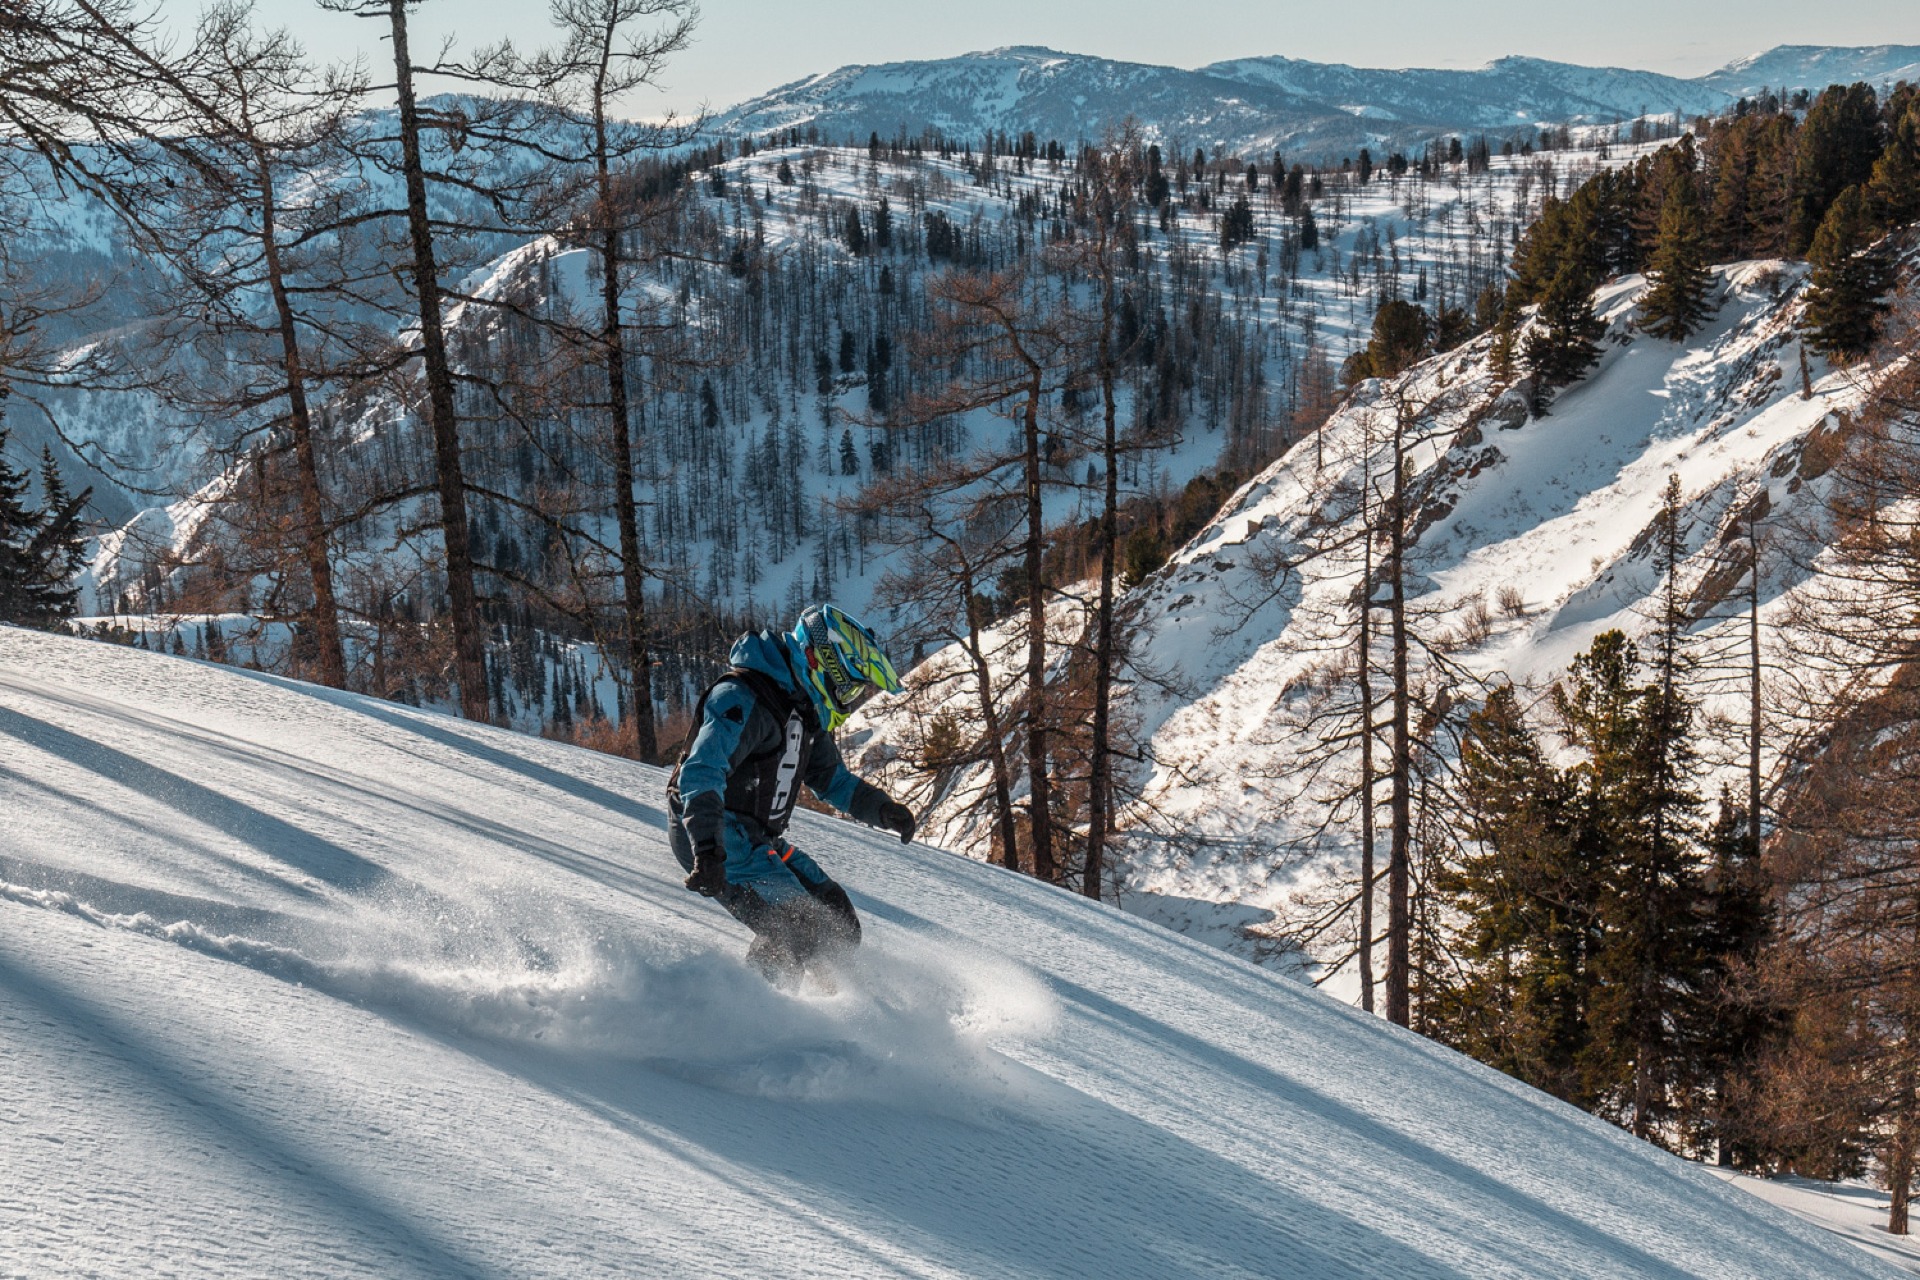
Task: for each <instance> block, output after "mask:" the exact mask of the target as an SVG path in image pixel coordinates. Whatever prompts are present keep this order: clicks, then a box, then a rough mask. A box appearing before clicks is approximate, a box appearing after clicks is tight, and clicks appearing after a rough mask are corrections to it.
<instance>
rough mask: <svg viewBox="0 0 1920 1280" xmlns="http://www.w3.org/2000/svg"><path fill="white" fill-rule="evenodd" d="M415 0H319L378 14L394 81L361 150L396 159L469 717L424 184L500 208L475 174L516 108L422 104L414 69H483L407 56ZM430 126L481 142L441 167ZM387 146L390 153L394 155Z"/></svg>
mask: <svg viewBox="0 0 1920 1280" xmlns="http://www.w3.org/2000/svg"><path fill="white" fill-rule="evenodd" d="M419 3H420V0H320V5H321V7H322V8H323V9H327V10H330V11H332V12H335V13H342V14H349V15H352V16H355V17H362V18H371V19H375V20H378V21H384V22H385V23H386V24H387V31H388V39H389V41H390V43H391V45H392V53H393V70H394V78H393V81H392V83H391V84H387V85H380V86H373V87H374V88H376V89H382V90H387V91H391V92H392V93H393V95H394V98H395V102H396V106H397V110H396V116H395V123H396V126H397V132H396V134H395V136H393V137H391V138H372V139H368V140H367V144H368V145H367V146H366V148H365V150H364V155H365V158H366V159H367V160H368V161H369V162H370V163H371V164H373V165H375V166H379V167H382V168H386V169H389V170H391V169H394V168H396V167H397V169H398V175H397V176H398V177H399V178H400V180H401V185H402V190H403V193H404V203H403V205H402V206H401V208H399V209H396V210H389V211H387V213H388V215H389V216H393V217H397V218H399V219H400V220H401V221H402V222H403V224H404V225H405V228H406V240H405V244H406V255H407V258H408V269H407V273H406V275H407V283H408V287H409V290H410V293H411V295H412V301H413V303H414V307H413V319H414V320H415V322H416V323H417V326H418V330H417V333H418V341H419V347H418V350H417V354H418V357H419V359H420V364H421V373H422V381H423V383H424V387H425V392H426V410H427V413H426V417H427V425H428V428H429V430H430V432H431V434H432V438H433V459H434V491H435V496H436V498H437V499H438V502H439V520H438V524H439V528H440V533H441V537H442V540H443V544H444V546H445V554H446V563H445V573H446V587H447V612H448V620H449V622H450V623H451V626H452V631H453V651H454V652H453V658H454V661H453V666H454V677H455V680H456V682H457V683H458V685H459V687H460V708H461V713H462V714H463V715H465V716H466V717H467V719H469V720H482V721H484V720H488V719H490V718H491V698H490V695H489V685H488V681H487V654H486V634H485V631H484V628H483V624H482V621H481V617H480V600H479V595H478V593H477V591H476V590H475V586H474V556H473V549H472V547H471V545H470V543H469V532H468V531H469V524H468V517H467V481H466V464H465V462H464V460H463V458H462V456H461V442H460V418H459V412H458V402H457V398H456V378H455V371H454V367H453V361H452V359H451V357H450V356H449V354H448V349H447V329H446V315H445V302H446V289H445V287H444V285H443V282H442V280H441V273H442V271H443V269H444V266H445V264H443V262H442V261H441V257H440V245H439V236H438V229H439V228H440V227H442V226H444V225H445V223H444V222H442V221H441V220H439V219H437V218H436V216H435V212H434V209H433V208H432V206H431V205H430V203H429V195H428V188H429V185H430V184H432V185H433V186H435V187H438V188H441V189H444V190H450V191H457V192H459V193H462V194H465V195H468V196H472V197H477V198H478V199H479V200H480V201H481V203H482V204H483V205H488V206H492V207H494V208H496V209H498V208H502V207H504V205H505V204H506V203H507V199H506V197H505V196H504V195H503V194H502V192H501V190H500V189H499V188H498V187H495V186H492V185H490V184H489V183H488V182H485V181H483V180H482V178H481V176H480V173H481V170H482V169H484V168H485V167H486V164H485V161H486V158H487V156H488V154H489V152H490V149H491V148H493V147H499V146H506V145H511V142H512V135H513V127H512V121H513V119H514V118H515V115H516V112H515V109H514V107H513V106H512V104H499V103H494V104H486V103H476V102H473V101H472V100H466V101H467V102H468V103H469V104H470V105H469V106H458V105H456V106H452V107H434V108H428V107H425V106H423V105H422V103H421V101H420V95H419V92H418V90H417V87H416V85H417V79H418V77H421V76H430V77H446V78H451V79H453V80H456V81H460V82H472V81H476V80H484V79H485V78H486V77H485V76H484V75H482V74H477V73H476V72H475V71H473V70H472V69H470V68H466V67H462V66H460V65H458V64H454V63H450V62H448V61H447V60H446V59H445V58H441V59H439V60H436V61H435V62H431V63H420V62H416V61H415V59H414V56H413V53H412V49H411V46H410V45H409V43H408V35H409V31H408V24H407V19H408V15H409V12H410V11H411V10H412V9H414V8H416V7H418V5H419ZM430 133H439V134H441V135H442V136H443V137H444V138H445V139H446V143H447V148H448V151H449V152H450V153H452V154H454V155H457V154H458V153H460V152H461V151H463V150H466V149H467V148H468V147H469V146H470V145H471V144H473V143H476V142H477V143H479V144H481V145H479V146H477V147H475V148H474V152H475V154H474V156H473V157H472V158H470V159H468V160H466V161H465V162H464V167H462V168H460V169H458V170H455V169H454V168H452V167H450V166H448V167H441V166H436V167H434V168H432V169H430V168H429V166H428V163H427V157H426V151H425V148H424V145H423V142H424V139H425V138H426V137H427V135H429V134H430ZM395 146H397V147H398V155H397V157H396V156H395V155H394V154H393V148H394V147H395ZM463 229H465V230H476V229H478V228H474V227H471V226H468V227H465V228H463Z"/></svg>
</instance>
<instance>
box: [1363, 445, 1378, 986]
mask: <svg viewBox="0 0 1920 1280" xmlns="http://www.w3.org/2000/svg"><path fill="white" fill-rule="evenodd" d="M1372 488H1373V480H1372V478H1371V477H1368V478H1366V479H1365V480H1363V481H1362V482H1361V486H1360V502H1361V507H1360V527H1361V528H1362V530H1364V533H1363V536H1362V547H1363V550H1362V553H1361V555H1362V560H1361V569H1360V573H1361V578H1360V1007H1361V1008H1362V1009H1364V1010H1366V1011H1367V1012H1368V1013H1372V1012H1373V845H1374V837H1375V832H1374V821H1373V819H1374V813H1373V525H1372V523H1371V522H1372V519H1373V515H1372V512H1371V511H1369V510H1368V498H1369V495H1370V494H1371V492H1372Z"/></svg>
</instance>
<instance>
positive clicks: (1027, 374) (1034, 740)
mask: <svg viewBox="0 0 1920 1280" xmlns="http://www.w3.org/2000/svg"><path fill="white" fill-rule="evenodd" d="M1041 287H1042V286H1041V284H1040V283H1038V282H1036V281H1034V280H1031V279H1030V278H1028V277H1027V276H1025V275H1024V274H1022V273H1019V272H1003V273H999V274H994V275H974V274H969V273H964V272H952V273H949V274H947V275H943V276H941V277H939V278H938V279H936V280H934V281H933V282H932V283H931V284H930V285H929V286H928V290H927V292H928V297H929V299H930V301H931V303H932V306H933V309H934V312H935V316H936V320H935V325H936V336H935V338H934V343H933V345H934V347H935V349H936V350H937V351H938V353H939V354H940V355H942V356H944V357H945V358H946V359H947V360H948V361H949V362H950V363H951V364H952V365H953V366H954V368H955V369H956V371H957V373H956V377H955V379H954V381H953V383H952V385H951V386H950V387H949V388H948V389H947V390H946V392H945V393H944V394H942V395H940V396H937V397H935V398H933V400H932V401H931V402H930V403H928V404H924V405H922V406H920V407H919V409H918V410H917V413H918V415H919V416H923V417H927V416H937V415H955V414H964V413H969V412H974V411H978V410H983V409H991V410H995V411H998V412H1001V413H1004V414H1006V415H1007V416H1008V417H1010V418H1011V419H1012V420H1013V421H1014V422H1015V423H1016V424H1017V430H1018V433H1019V434H1018V440H1019V452H1018V460H1017V465H1018V467H1019V473H1020V477H1021V485H1022V495H1021V497H1022V503H1023V507H1024V511H1023V515H1024V523H1025V534H1024V537H1023V539H1022V541H1021V548H1020V555H1021V570H1022V573H1023V575H1024V579H1025V580H1024V582H1023V583H1022V593H1023V594H1024V596H1025V605H1026V632H1027V645H1026V647H1027V661H1026V693H1025V701H1026V711H1025V726H1026V754H1027V774H1028V795H1029V799H1030V805H1029V809H1030V820H1029V823H1030V828H1031V829H1030V831H1029V833H1028V838H1029V841H1030V845H1031V848H1032V850H1033V873H1034V875H1035V876H1037V877H1039V878H1040V879H1042V880H1046V881H1049V882H1055V881H1058V880H1059V878H1060V863H1059V858H1058V855H1057V852H1056V850H1055V848H1054V819H1053V787H1052V770H1051V765H1050V757H1049V745H1048V736H1049V731H1050V719H1051V717H1050V714H1049V706H1048V699H1047V603H1048V601H1047V594H1048V592H1047V584H1046V577H1045V567H1044V557H1045V551H1046V510H1045V505H1044V501H1045V483H1046V469H1047V467H1046V458H1045V452H1044V449H1045V439H1044V433H1043V431H1042V428H1041V415H1042V412H1043V408H1044V406H1045V405H1046V403H1047V401H1048V397H1049V396H1050V395H1054V394H1056V393H1057V392H1058V391H1059V389H1060V388H1061V387H1062V386H1063V385H1064V384H1065V382H1066V381H1067V377H1068V371H1067V360H1068V356H1069V351H1068V346H1069V338H1068V335H1067V333H1066V332H1065V330H1064V329H1063V327H1062V325H1061V324H1060V322H1059V309H1058V308H1056V307H1055V306H1053V305H1051V303H1050V301H1049V300H1048V299H1045V298H1043V297H1041V296H1039V290H1040V288H1041Z"/></svg>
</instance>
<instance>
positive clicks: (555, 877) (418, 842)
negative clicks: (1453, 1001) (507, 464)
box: [0, 630, 1893, 1280]
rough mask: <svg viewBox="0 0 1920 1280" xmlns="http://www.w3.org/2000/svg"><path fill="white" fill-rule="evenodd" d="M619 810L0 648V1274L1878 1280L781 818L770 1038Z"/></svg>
mask: <svg viewBox="0 0 1920 1280" xmlns="http://www.w3.org/2000/svg"><path fill="white" fill-rule="evenodd" d="M659 788H660V776H659V774H658V773H657V772H654V771H651V770H648V769H645V768H643V767H640V766H637V765H633V764H629V763H626V762H623V761H619V760H616V759H613V758H610V757H606V756H599V755H592V754H589V753H586V752H582V751H577V750H572V749H568V748H563V747H559V746H556V745H554V744H551V743H547V742H543V741H540V740H538V739H532V738H527V737H523V736H518V735H513V734H509V733H505V732H500V731H495V730H491V729H488V728H485V727H480V726H474V725H470V724H465V723H461V722H458V721H455V720H453V719H450V718H445V717H441V716H437V715H433V714H430V713H423V712H418V711H413V710H409V709H407V708H404V707H398V706H394V705H390V704H383V703H378V702H373V701H368V700H365V699H360V698H356V697H351V696H348V695H337V694H329V693H326V692H324V691H318V690H314V689H310V688H307V687H304V686H300V685H296V684H292V683H289V682H285V681H281V680H277V679H273V678H270V677H264V676H258V675H250V674H248V673H245V672H241V671H236V670H233V669H230V668H220V667H214V666H209V665H206V664H200V663H192V662H188V661H185V660H181V659H174V658H166V657H159V656H155V655H150V654H145V653H140V652H135V651H132V650H128V649H124V648H117V647H113V646H107V645H100V644H91V643H88V642H84V641H78V640H71V639H60V638H53V637H48V636H42V635H37V634H29V633H24V632H19V631H13V630H0V804H3V805H4V812H5V813H6V814H7V816H8V818H9V821H8V822H7V823H6V826H5V829H4V832H0V926H3V927H0V1170H4V1173H0V1258H4V1259H5V1260H6V1264H7V1265H6V1268H5V1269H6V1270H7V1271H9V1272H10V1273H11V1272H18V1273H22V1274H29V1275H36V1276H40V1275H66V1274H89V1275H102V1274H105V1275H193V1276H237V1275H250V1276H251V1275H268V1274H271V1275H276V1276H296V1275H325V1276H341V1275H378V1276H383V1277H392V1276H414V1275H432V1276H440V1275H447V1276H452V1275H460V1276H469V1275H514V1276H549V1275H550V1276H568V1277H576V1276H587V1275H743V1274H756V1275H757V1274H767V1275H781V1276H803V1275H811V1276H829V1275H831V1276H840V1275H849V1274H852V1275H914V1276H999V1275H1062V1276H1066V1275H1072V1276H1171V1275H1184V1274H1193V1275H1200V1274H1204V1275H1208V1276H1255V1275H1260V1276H1275V1275H1284V1276H1291V1277H1303V1278H1308V1280H1311V1278H1316V1277H1333V1276H1394V1277H1427V1276H1431V1277H1476V1278H1479V1277H1494V1276H1515V1277H1519V1276H1663V1277H1672V1276H1693V1275H1700V1276H1727V1277H1763V1276H1780V1277H1807V1276H1821V1277H1833V1278H1835V1280H1840V1278H1844V1277H1867V1276H1886V1275H1891V1274H1893V1273H1892V1272H1890V1271H1888V1270H1886V1269H1885V1268H1884V1267H1883V1266H1882V1265H1881V1264H1880V1263H1878V1262H1876V1261H1874V1260H1873V1259H1872V1258H1870V1257H1869V1256H1868V1255H1867V1254H1866V1253H1865V1252H1862V1251H1859V1250H1856V1249H1855V1248H1853V1246H1851V1245H1849V1244H1847V1243H1845V1242H1843V1241H1839V1240H1836V1239H1834V1238H1832V1237H1829V1236H1825V1235H1823V1234H1822V1233H1820V1232H1818V1231H1817V1230H1815V1229H1813V1228H1810V1227H1806V1226H1802V1225H1799V1224H1797V1223H1796V1222H1795V1221H1793V1220H1792V1219H1790V1218H1788V1217H1787V1216H1786V1215H1784V1214H1782V1213H1780V1212H1779V1211H1778V1210H1776V1209H1774V1208H1772V1207H1770V1206H1768V1205H1766V1204H1764V1203H1762V1202H1761V1201H1759V1200H1757V1199H1755V1198H1753V1197H1750V1196H1747V1195H1745V1194H1742V1193H1741V1192H1739V1191H1737V1190H1734V1189H1731V1188H1727V1187H1724V1186H1722V1185H1720V1184H1719V1183H1718V1182H1717V1181H1716V1180H1714V1179H1713V1178H1712V1176H1711V1175H1709V1174H1708V1173H1706V1172H1705V1171H1703V1170H1700V1169H1697V1168H1694V1167H1692V1166H1689V1165H1686V1164H1684V1163H1682V1162H1680V1161H1677V1160H1674V1159H1671V1158H1669V1157H1667V1156H1665V1155H1663V1154H1661V1153H1659V1152H1657V1151H1655V1150H1653V1149H1651V1148H1649V1147H1646V1146H1644V1145H1642V1144H1639V1143H1637V1142H1635V1141H1634V1140H1633V1139H1631V1138H1629V1137H1627V1136H1626V1135H1624V1134H1622V1133H1620V1132H1618V1131H1616V1130H1613V1129H1611V1128H1609V1127H1608V1126H1606V1125H1605V1124H1603V1123H1601V1122H1599V1121H1596V1120H1593V1119H1590V1118H1588V1117H1586V1116H1584V1115H1581V1114H1579V1113H1578V1112H1576V1111H1574V1110H1572V1109H1571V1108H1568V1107H1565V1106H1562V1105H1560V1104H1559V1103H1556V1102H1553V1101H1551V1100H1549V1099H1547V1098H1545V1097H1543V1096H1541V1095H1539V1094H1536V1093H1533V1092H1531V1091H1530V1090H1528V1089H1526V1088H1524V1087H1522V1086H1521V1085H1519V1084H1517V1083H1515V1082H1513V1081H1510V1080H1507V1079H1505V1078H1503V1077H1501V1076H1499V1075H1497V1074H1495V1073H1494V1072H1492V1071H1489V1070H1487V1069H1484V1068H1482V1067H1479V1066H1477V1065H1475V1064H1473V1063H1471V1062H1468V1061H1466V1060H1465V1059H1463V1058H1460V1057H1457V1056H1455V1055H1454V1054H1452V1053H1450V1052H1448V1051H1447V1050H1445V1049H1442V1048H1439V1047H1438V1046H1435V1045H1433V1044H1430V1043H1427V1042H1425V1041H1422V1040H1420V1039H1418V1038H1416V1037H1414V1036H1411V1035H1409V1034H1406V1033H1404V1032H1401V1031H1398V1030H1396V1029H1394V1028H1391V1027H1388V1026H1385V1025H1383V1024H1381V1023H1379V1022H1377V1021H1375V1020H1373V1019H1370V1018H1366V1017H1363V1016H1362V1015H1360V1014H1358V1013H1356V1012H1354V1011H1352V1010H1350V1009H1348V1008H1345V1007H1343V1006H1341V1005H1340V1004H1338V1003H1337V1002H1335V1001H1333V1000H1331V999H1327V998H1325V997H1322V996H1319V995H1316V994H1315V993H1313V992H1311V991H1308V990H1306V989H1303V988H1301V987H1298V986H1295V985H1292V984H1289V983H1287V982H1285V981H1284V980H1281V979H1278V978H1275V977H1273V976H1271V975H1269V974H1266V973H1263V972H1260V971H1258V970H1255V969H1253V968H1251V967H1249V966H1247V965H1244V964H1242V963H1239V962H1238V961H1235V960H1233V959H1231V958H1230V957H1227V956H1225V955H1223V954H1221V953H1219V952H1217V951H1214V950H1212V949H1210V948H1206V947H1203V946H1200V945H1197V944H1195V943H1192V942H1190V941H1187V940H1185V939H1182V938H1179V937H1176V936H1174V935H1172V934H1169V933H1166V932H1164V931H1162V930H1160V929H1158V928H1156V927H1154V926H1152V925H1148V924H1145V923H1143V922H1140V921H1138V920H1135V919H1131V918H1128V917H1126V916H1123V915H1121V914H1119V913H1117V912H1114V911H1111V910H1107V909H1105V908H1101V907H1098V906H1095V905H1090V904H1088V903H1086V902H1085V901H1083V900H1081V899H1079V898H1076V897H1073V896H1071V895H1068V894H1065V893H1061V892H1059V891H1056V890H1052V889H1049V888H1047V887H1045V886H1041V885H1039V884H1036V883H1035V882H1033V881H1031V880H1028V879H1024V878H1020V877H1016V876H1010V875H1006V874H1003V873H1000V872H997V871H995V870H993V869H992V868H989V867H985V866H981V865H979V864H977V863H973V862H970V861H967V860H965V859H961V858H955V857H951V856H948V855H946V854H943V853H940V852H938V851H934V850H928V849H923V848H919V847H914V848H908V849H904V850H903V849H902V848H900V847H899V846H898V845H893V844H891V843H889V842H888V841H886V840H883V839H881V838H878V837H875V836H872V835H868V834H865V833H862V832H859V831H856V830H854V829H852V828H850V827H848V826H845V825H841V824H837V823H832V822H829V821H826V820H823V819H819V818H814V817H809V816H804V815H803V816H802V818H801V819H800V822H799V825H798V830H797V834H798V835H799V838H800V839H801V840H802V841H803V842H804V843H805V844H806V845H807V846H808V847H810V848H811V849H813V850H814V851H816V852H817V853H819V854H820V855H821V856H822V857H823V858H824V860H825V861H827V862H828V863H829V864H830V865H832V866H834V867H836V868H838V869H839V871H840V872H841V874H842V875H843V876H844V878H845V880H846V882H847V884H848V886H849V888H850V889H851V890H852V892H853V894H854V896H855V899H856V901H857V902H858V903H859V904H860V906H861V908H862V910H863V912H864V914H865V916H866V917H867V919H868V921H869V922H870V931H869V932H870V946H869V948H868V950H867V952H866V953H865V957H866V958H865V960H864V962H863V963H862V965H861V966H860V967H859V969H858V970H857V971H856V972H854V973H853V974H851V975H850V976H849V979H848V982H847V984H846V986H845V987H844V988H843V991H842V994H839V995H837V996H832V997H825V996H814V997H793V996H788V995H783V994H780V993H777V992H775V991H773V990H771V989H769V988H768V987H766V986H765V984H763V983H762V982H761V981H760V980H759V979H758V978H757V977H754V976H752V975H751V974H750V973H749V972H748V971H747V970H746V969H745V967H744V966H743V965H742V964H741V963H740V962H739V960H737V959H736V955H737V953H738V952H739V950H740V949H741V938H740V936H739V933H738V931H737V929H735V928H734V927H732V926H731V925H730V923H729V922H728V921H726V920H725V919H724V918H723V917H722V915H721V913H720V912H719V911H718V910H717V909H716V908H714V907H713V906H711V905H710V904H708V903H706V902H704V901H702V900H700V899H697V898H695V897H693V896H692V895H689V894H687V893H685V892H684V891H683V890H681V889H680V888H679V887H678V885H677V884H676V883H675V881H676V880H677V878H678V872H677V870H675V869H674V868H673V867H672V865H671V863H670V861H669V859H668V857H667V855H666V853H665V851H664V849H663V841H662V821H663V819H662V815H661V812H660V809H659V807H658V797H659Z"/></svg>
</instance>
